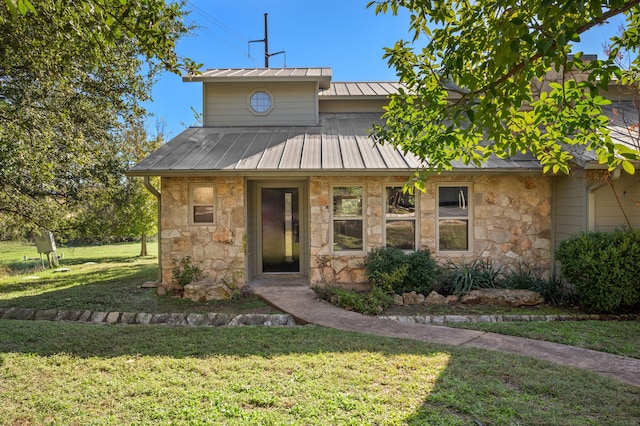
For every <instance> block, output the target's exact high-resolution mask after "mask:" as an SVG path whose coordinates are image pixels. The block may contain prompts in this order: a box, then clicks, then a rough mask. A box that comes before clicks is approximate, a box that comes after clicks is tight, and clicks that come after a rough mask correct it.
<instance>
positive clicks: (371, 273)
mask: <svg viewBox="0 0 640 426" xmlns="http://www.w3.org/2000/svg"><path fill="white" fill-rule="evenodd" d="M406 263H407V256H406V255H405V254H404V252H403V251H402V250H400V249H399V248H395V247H382V248H378V249H374V250H372V251H371V252H370V253H369V255H368V256H367V259H366V261H365V265H366V270H367V276H368V277H369V282H370V283H371V285H372V286H373V287H381V288H383V289H385V290H386V291H387V292H389V293H391V292H393V291H395V289H394V287H396V286H399V285H401V283H402V282H404V277H403V278H402V281H400V280H399V279H394V280H392V281H391V282H390V280H389V278H390V277H397V275H396V274H397V272H396V271H397V270H398V269H400V268H402V266H403V265H406ZM396 281H400V283H398V282H396Z"/></svg>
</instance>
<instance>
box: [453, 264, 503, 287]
mask: <svg viewBox="0 0 640 426" xmlns="http://www.w3.org/2000/svg"><path fill="white" fill-rule="evenodd" d="M447 268H448V274H447V277H446V278H445V283H444V290H445V292H447V293H449V294H455V295H457V296H462V295H465V294H467V293H468V292H470V291H471V290H477V289H481V288H494V287H500V285H499V282H500V279H501V275H502V268H501V267H500V266H497V265H494V264H493V263H491V262H490V261H489V260H481V259H474V260H473V261H472V262H471V263H461V264H457V263H454V262H451V261H450V262H449V263H448V264H447Z"/></svg>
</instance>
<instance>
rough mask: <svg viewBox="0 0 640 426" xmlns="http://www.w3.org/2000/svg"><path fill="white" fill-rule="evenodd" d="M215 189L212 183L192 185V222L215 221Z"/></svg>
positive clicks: (205, 222) (208, 222) (204, 222)
mask: <svg viewBox="0 0 640 426" xmlns="http://www.w3.org/2000/svg"><path fill="white" fill-rule="evenodd" d="M214 199H215V196H214V190H213V185H212V184H196V185H191V209H190V211H191V221H192V223H202V224H210V223H213V220H214V219H213V212H214Z"/></svg>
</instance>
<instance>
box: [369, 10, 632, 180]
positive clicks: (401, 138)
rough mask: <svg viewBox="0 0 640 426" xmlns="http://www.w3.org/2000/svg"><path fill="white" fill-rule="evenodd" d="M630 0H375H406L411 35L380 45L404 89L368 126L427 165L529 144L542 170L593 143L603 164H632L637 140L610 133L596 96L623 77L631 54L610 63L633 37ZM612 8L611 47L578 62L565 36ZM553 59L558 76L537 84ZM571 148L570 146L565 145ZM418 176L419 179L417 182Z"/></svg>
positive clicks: (563, 167) (576, 36)
mask: <svg viewBox="0 0 640 426" xmlns="http://www.w3.org/2000/svg"><path fill="white" fill-rule="evenodd" d="M639 3H640V0H603V1H584V0H562V1H560V0H476V1H467V0H422V1H418V0H386V1H375V2H370V3H369V4H368V7H372V6H374V7H375V11H376V13H389V12H390V13H394V14H398V13H399V11H401V10H403V9H406V10H407V11H408V12H409V15H410V18H409V19H410V22H409V28H410V30H411V33H412V34H413V39H412V40H411V41H405V40H400V41H398V42H397V43H396V44H395V45H394V46H393V47H391V48H387V49H386V53H385V58H387V59H388V62H389V64H390V66H392V67H394V68H395V69H396V71H397V75H398V76H399V78H400V81H401V82H402V83H403V88H402V89H401V90H400V91H399V93H398V94H397V95H394V96H392V97H391V99H390V103H389V106H388V109H387V111H386V113H385V118H386V125H383V126H377V127H376V128H375V129H374V137H375V138H376V140H378V141H379V142H381V143H391V144H393V145H394V146H397V147H400V148H401V149H403V150H405V151H410V152H413V153H415V154H416V155H417V156H418V157H419V158H421V159H423V160H424V161H425V164H426V168H427V169H432V170H436V171H442V170H445V169H450V168H451V164H452V162H453V161H456V160H461V161H463V162H464V163H466V164H468V163H475V164H478V165H479V164H482V163H483V162H485V161H486V160H487V159H488V158H489V157H490V156H492V155H497V156H499V157H507V156H511V155H514V154H516V153H518V152H526V151H529V152H531V153H532V154H533V155H535V156H536V157H537V158H538V160H539V161H540V162H541V164H542V165H543V168H544V171H545V172H547V171H553V172H554V173H556V172H559V171H561V172H564V173H568V172H569V170H570V165H571V159H572V154H571V150H572V146H573V145H581V146H583V147H585V148H586V149H590V150H593V151H595V152H596V153H597V156H598V160H599V161H600V162H601V163H603V164H606V165H607V166H608V167H609V169H614V168H616V167H618V166H620V165H622V167H624V169H625V170H626V171H627V172H629V173H633V172H634V166H633V164H632V163H631V161H630V160H638V159H639V158H640V154H639V152H638V151H637V150H635V149H631V148H629V147H627V146H625V145H622V144H618V143H615V142H614V141H613V140H612V138H611V137H610V134H609V131H608V129H607V124H608V119H607V117H606V116H605V115H604V114H603V113H602V106H603V105H606V104H608V103H609V101H608V100H607V99H605V98H604V97H603V96H602V93H603V91H604V90H606V89H607V87H608V86H609V84H610V83H611V82H612V81H613V80H614V79H616V80H617V82H619V83H621V84H625V85H630V86H634V85H636V82H637V81H638V76H637V73H638V69H640V68H639V66H640V59H638V58H637V56H636V58H635V60H634V61H633V63H632V66H631V67H630V69H628V70H624V69H622V68H621V67H620V66H619V65H618V64H616V60H615V58H616V55H617V54H618V52H619V51H620V50H622V49H626V50H627V51H629V52H633V53H637V48H638V46H639V45H640V28H639V25H638V24H639V21H640V13H639V12H640V7H639V6H638V4H639ZM617 15H624V16H625V17H626V25H625V28H626V29H625V30H624V32H623V33H622V34H620V35H618V36H614V37H613V38H612V39H611V44H610V55H609V57H607V58H605V59H602V60H594V61H586V60H583V55H582V54H581V53H579V52H576V53H574V54H571V49H572V45H573V43H575V42H578V41H579V40H580V36H581V34H583V33H585V32H586V31H588V30H589V29H591V28H593V27H595V26H597V25H600V24H603V23H605V22H606V21H607V20H608V19H611V18H612V17H614V16H617ZM552 69H554V70H555V71H557V72H558V73H559V76H560V81H559V82H554V83H551V84H550V86H549V87H548V88H546V89H543V90H541V87H542V85H541V81H542V80H543V78H544V77H545V75H547V73H548V72H549V71H550V70H552ZM573 149H575V148H573ZM419 182H420V180H419V179H418V183H419Z"/></svg>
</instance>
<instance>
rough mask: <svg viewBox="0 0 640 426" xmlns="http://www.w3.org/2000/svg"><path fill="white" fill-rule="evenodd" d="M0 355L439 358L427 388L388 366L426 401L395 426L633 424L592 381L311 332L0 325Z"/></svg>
mask: <svg viewBox="0 0 640 426" xmlns="http://www.w3.org/2000/svg"><path fill="white" fill-rule="evenodd" d="M0 350H1V351H2V353H4V354H6V353H23V354H29V355H30V356H31V355H38V356H42V357H49V356H56V355H69V356H72V357H81V358H85V359H92V358H98V359H102V360H104V359H108V358H117V357H127V358H130V359H133V360H135V359H139V358H140V357H146V356H149V357H159V358H164V357H167V358H169V359H178V360H183V362H184V365H185V366H186V367H185V368H186V369H185V372H184V374H186V375H189V374H191V373H192V371H191V370H190V369H189V367H188V365H190V364H189V363H190V361H189V360H190V359H203V360H209V359H210V360H211V362H214V363H216V364H217V363H222V365H224V363H225V362H226V360H227V359H228V357H242V358H243V359H245V360H244V361H243V362H242V364H243V365H244V366H245V367H246V368H247V369H248V370H249V371H251V369H252V368H255V367H252V365H253V363H254V362H256V359H259V360H262V359H267V360H268V359H275V358H277V357H281V356H291V360H292V362H296V360H298V359H299V358H298V357H297V356H296V355H300V354H303V355H310V356H315V355H326V354H335V358H339V357H341V355H342V354H351V355H350V356H349V359H348V361H347V362H350V363H352V367H351V369H350V370H352V371H353V374H359V373H357V371H358V370H359V367H358V364H359V362H367V359H368V358H367V356H366V353H376V354H381V355H383V356H390V355H398V354H402V355H404V354H408V355H416V356H419V357H421V359H420V360H419V361H417V362H423V363H429V362H435V360H436V359H438V358H440V362H442V356H443V354H444V356H445V357H446V361H445V364H443V365H440V366H439V367H437V368H435V369H434V373H433V374H435V375H436V377H435V378H434V377H429V378H427V377H424V378H421V377H415V375H414V374H412V372H411V371H406V368H410V369H411V368H412V367H411V366H410V365H398V366H397V368H398V371H397V375H400V376H403V377H406V380H409V381H411V382H412V383H413V385H412V388H413V392H416V393H421V394H425V395H426V397H424V400H423V403H422V405H421V406H420V407H419V408H418V409H416V410H414V411H413V412H407V417H406V418H405V422H404V423H406V424H416V425H417V424H604V423H606V424H633V423H628V422H629V421H630V420H631V419H637V418H640V417H639V416H640V405H639V404H638V401H640V389H638V388H634V387H631V386H625V385H622V384H618V383H616V382H614V381H612V380H609V379H606V378H603V377H600V376H598V375H596V374H592V373H588V372H584V371H580V370H576V369H571V368H566V367H560V366H556V365H553V364H550V363H546V362H544V361H539V360H534V359H529V358H525V357H518V356H514V355H508V354H501V353H494V352H488V351H482V350H477V349H468V348H458V347H449V346H443V345H434V344H428V343H424V342H415V341H408V340H400V339H393V338H385V337H379V336H370V335H363V334H359V333H349V332H341V331H337V330H331V329H326V328H322V327H315V326H309V327H295V328H256V327H238V328H205V327H198V328H190V327H166V326H98V325H89V324H75V323H47V322H32V321H0ZM2 357H3V356H2V355H0V367H1V366H2V362H3V361H2ZM333 357H334V356H333V355H331V356H330V358H333ZM304 359H305V360H306V361H305V362H306V363H308V367H302V366H296V365H291V366H290V368H292V369H295V368H310V369H313V368H318V367H317V366H314V364H313V362H314V361H309V358H307V357H305V358H304ZM142 362H144V361H142ZM315 362H318V361H315ZM328 362H330V363H331V362H333V361H328ZM336 362H345V361H344V360H340V361H336ZM175 368H179V367H175ZM223 368H224V367H223ZM234 368H238V367H237V365H236V367H234ZM196 370H197V368H196ZM272 373H273V371H269V370H266V371H264V372H263V374H265V375H271V374H272ZM229 374H232V370H231V371H230V372H229ZM313 374H317V373H313ZM313 374H312V376H313ZM351 379H353V378H351ZM351 379H350V380H351ZM372 380H373V381H374V382H377V383H378V386H380V387H381V388H382V389H386V386H387V384H386V383H387V380H386V379H385V377H384V375H379V376H373V377H367V378H366V380H365V381H364V382H362V383H361V382H357V381H356V382H355V383H356V384H355V385H354V388H353V389H351V390H350V392H352V393H355V394H357V393H358V392H360V391H362V390H361V389H359V387H360V386H365V384H366V383H368V382H369V381H372ZM386 392H389V395H387V396H386V397H387V398H402V395H396V394H394V389H386V391H383V393H385V394H386ZM374 397H376V396H374ZM318 402H319V403H322V401H318ZM625 422H626V423H625Z"/></svg>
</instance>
